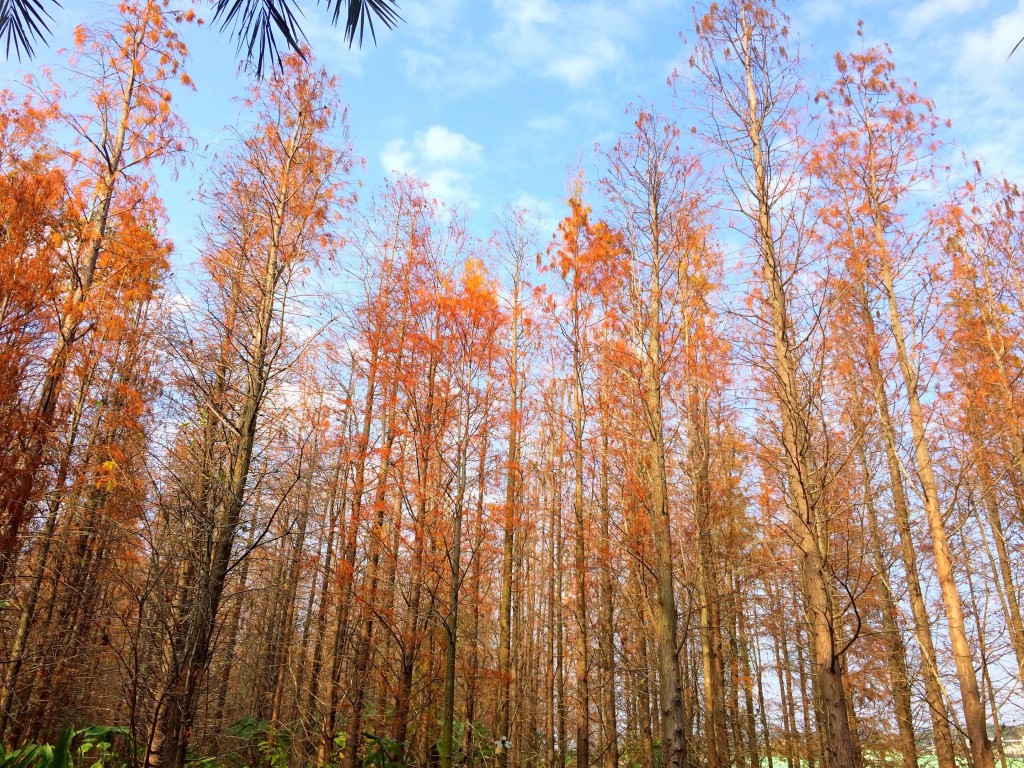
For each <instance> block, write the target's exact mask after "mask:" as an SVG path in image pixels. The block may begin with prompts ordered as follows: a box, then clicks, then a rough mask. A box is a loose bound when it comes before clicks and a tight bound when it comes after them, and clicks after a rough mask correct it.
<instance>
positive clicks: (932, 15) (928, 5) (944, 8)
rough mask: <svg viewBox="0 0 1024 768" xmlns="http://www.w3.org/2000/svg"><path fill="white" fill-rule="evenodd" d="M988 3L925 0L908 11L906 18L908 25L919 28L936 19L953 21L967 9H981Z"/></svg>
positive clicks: (982, 1)
mask: <svg viewBox="0 0 1024 768" xmlns="http://www.w3.org/2000/svg"><path fill="white" fill-rule="evenodd" d="M986 5H988V3H987V2H986V0H924V2H923V3H920V4H919V5H917V6H916V7H915V8H913V9H912V10H910V11H908V12H907V13H906V15H905V16H904V18H905V20H906V25H907V26H908V27H910V28H913V29H919V28H920V27H924V26H927V25H929V24H932V23H933V22H936V21H942V22H949V21H952V19H953V18H954V17H956V16H960V15H961V14H964V13H966V12H967V11H979V10H981V9H982V8H984V7H985V6H986Z"/></svg>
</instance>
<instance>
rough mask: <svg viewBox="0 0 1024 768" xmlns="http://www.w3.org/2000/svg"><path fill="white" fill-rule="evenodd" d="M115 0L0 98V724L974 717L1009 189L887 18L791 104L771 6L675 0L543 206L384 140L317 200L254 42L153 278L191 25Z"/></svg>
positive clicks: (169, 751)
mask: <svg viewBox="0 0 1024 768" xmlns="http://www.w3.org/2000/svg"><path fill="white" fill-rule="evenodd" d="M120 13H121V16H122V18H119V19H116V20H114V21H112V22H111V23H110V24H109V25H101V26H97V27H95V28H93V29H82V30H81V31H80V32H79V34H78V43H79V47H80V49H81V54H80V57H79V59H78V64H77V69H76V70H75V72H74V73H73V75H74V77H76V78H78V80H77V81H76V82H74V83H70V82H51V83H46V82H41V83H36V84H34V85H31V86H30V87H29V88H28V90H27V91H26V93H24V94H21V95H16V94H13V93H7V92H5V93H4V94H3V96H2V99H3V100H2V103H0V107H2V111H0V478H2V482H0V587H2V590H3V597H4V603H3V612H2V613H0V638H2V647H3V648H4V649H6V650H5V651H4V653H3V655H2V658H0V738H2V739H3V741H4V743H5V745H6V746H8V747H15V746H20V745H22V744H24V743H27V742H33V741H35V742H46V741H52V740H54V739H56V738H57V737H58V735H59V734H61V733H63V732H65V731H64V729H65V727H66V726H68V725H71V726H73V727H76V728H81V727H83V726H86V725H93V724H103V725H114V726H118V727H119V728H120V729H121V730H119V731H118V732H119V733H124V734H125V735H126V736H125V738H124V740H123V743H120V744H118V745H117V746H116V749H115V751H116V752H117V753H118V754H119V759H121V760H123V761H124V762H126V763H127V764H129V765H132V766H142V765H146V766H152V767H153V768H155V767H156V766H161V767H166V768H180V766H183V765H185V764H186V763H190V762H194V761H197V760H199V759H200V758H199V757H197V756H210V757H212V758H214V759H215V760H218V761H223V762H226V763H227V762H231V763H237V764H254V763H257V762H258V763H260V764H264V763H267V764H270V765H273V766H280V765H283V764H293V765H296V766H298V765H311V766H312V765H316V766H326V765H334V764H337V763H339V762H340V763H344V764H345V765H346V766H352V767H353V768H354V766H357V765H362V764H364V763H367V762H370V763H378V762H379V763H381V764H385V763H389V764H405V765H420V766H431V765H441V766H443V767H444V768H449V767H450V766H452V765H454V764H456V763H459V764H462V765H466V766H474V765H480V764H482V763H484V762H492V761H493V762H496V763H497V764H498V765H500V766H502V768H507V766H509V765H514V766H522V767H524V768H525V766H534V765H547V766H555V765H557V766H565V765H568V764H569V763H574V764H576V765H577V766H581V767H582V766H590V765H596V764H600V765H602V766H606V767H607V768H617V766H620V765H630V766H632V765H636V766H643V767H644V768H653V767H654V766H656V765H660V766H666V767H669V766H670V767H671V768H684V766H686V767H689V766H694V765H699V766H707V768H723V766H728V765H744V766H749V767H750V768H755V766H757V767H759V766H761V765H763V762H764V761H767V763H768V764H769V766H771V765H774V763H775V761H778V762H782V761H785V762H786V764H787V765H788V766H793V765H797V764H803V763H806V764H807V765H819V764H820V765H822V766H829V767H832V766H835V767H836V768H855V767H857V766H865V765H871V764H875V763H879V764H881V763H883V762H885V763H887V764H888V763H891V762H893V761H899V762H900V763H901V764H902V765H904V766H905V768H914V766H917V765H918V760H919V758H920V757H922V756H923V755H929V754H934V756H935V759H936V761H937V764H938V765H939V766H940V768H954V766H956V765H957V764H958V762H961V763H962V762H963V761H965V760H966V761H967V762H968V764H969V765H971V766H972V767H973V768H990V767H991V766H993V765H994V759H995V756H996V755H999V757H1000V758H1001V759H1002V760H1005V759H1006V758H1007V756H1008V755H1010V756H1012V748H1011V746H1012V745H1011V744H1010V743H1009V739H1008V738H1006V739H1004V735H1005V734H1006V733H1007V732H1008V728H1007V725H1014V723H1013V722H1009V723H1008V722H1007V721H1008V720H1009V721H1012V720H1014V719H1017V718H1019V717H1020V716H1021V709H1020V705H1019V702H1020V695H1021V677H1022V674H1024V624H1022V619H1021V609H1020V597H1021V595H1020V583H1021V572H1020V566H1019V561H1020V558H1019V556H1018V555H1019V551H1020V550H1021V548H1022V546H1024V412H1022V411H1021V404H1020V402H1021V398H1020V397H1019V396H1018V392H1019V391H1020V386H1021V384H1020V381H1021V372H1022V370H1024V354H1022V349H1024V321H1022V318H1024V291H1022V288H1021V287H1022V286H1024V267H1022V264H1021V261H1020V254H1021V252H1022V245H1024V201H1022V197H1021V192H1020V190H1019V189H1018V187H1017V186H1015V185H1014V184H1013V183H1011V182H1008V181H997V180H992V179H986V178H984V177H983V176H982V173H981V168H980V166H979V167H976V169H975V170H976V173H975V174H972V175H971V178H970V179H968V180H966V181H963V182H962V183H958V184H957V185H955V186H954V187H953V188H942V187H940V186H939V184H938V183H937V181H936V175H937V174H936V168H937V163H938V161H937V159H936V158H937V156H938V153H939V151H940V145H939V136H940V134H941V132H942V131H943V130H944V129H943V125H942V124H941V122H940V121H939V120H938V119H937V118H936V117H935V116H934V114H933V107H932V104H931V102H930V101H929V100H928V99H926V98H925V97H923V96H921V95H920V94H918V93H917V91H916V89H915V88H914V87H913V86H912V85H911V84H910V83H908V82H906V81H904V80H902V79H900V78H899V77H897V76H896V74H895V72H894V69H893V65H892V64H891V62H890V60H889V55H888V52H887V50H885V49H884V48H875V49H869V50H862V51H860V52H856V53H850V54H839V55H837V57H836V79H835V81H834V82H833V83H832V84H830V85H826V86H824V87H823V88H822V89H821V90H820V91H816V92H814V94H813V95H814V96H815V98H814V99H813V101H812V99H811V98H809V93H808V85H807V84H806V83H805V82H804V81H803V80H802V75H801V73H800V71H799V66H798V64H799V62H797V61H795V60H794V59H792V58H791V56H790V54H789V53H788V52H787V51H788V50H790V49H792V47H793V46H791V45H789V41H788V31H787V22H786V19H785V16H784V15H783V14H782V13H781V11H779V10H778V9H777V7H776V6H775V5H774V4H772V3H759V2H755V1H754V0H730V1H729V2H724V3H721V4H716V5H714V6H712V7H711V9H710V10H709V11H708V12H707V13H706V14H705V15H704V16H702V17H700V19H699V20H698V24H697V30H696V44H695V47H694V51H693V55H692V57H691V59H690V61H689V66H687V67H685V68H682V69H680V71H679V72H678V73H677V75H676V76H675V77H674V79H673V88H674V89H675V95H676V99H677V102H678V103H680V104H683V105H685V107H686V109H680V110H679V114H678V115H677V119H678V121H679V122H678V123H677V122H676V120H674V119H673V118H671V117H667V116H665V115H662V114H659V113H658V112H657V111H656V110H654V109H653V108H650V107H641V108H639V109H635V110H634V111H633V112H632V114H633V118H634V125H633V127H632V129H631V130H629V131H628V132H626V133H624V134H623V135H622V136H620V137H619V138H618V139H617V140H616V141H615V142H614V143H612V144H610V145H609V146H607V147H605V148H604V149H603V150H601V151H599V152H598V153H597V155H596V157H595V158H594V166H595V167H596V168H597V169H598V170H597V171H596V174H595V175H596V177H597V179H598V182H597V183H596V184H594V185H592V186H589V187H588V186H587V184H586V182H585V180H584V178H583V177H582V176H580V177H578V178H577V179H575V180H574V182H573V184H572V186H571V189H570V192H569V196H568V201H567V209H568V210H567V212H566V215H565V217H564V218H563V219H562V220H561V222H560V223H559V224H558V226H557V229H556V230H555V231H554V232H552V233H540V232H539V231H538V225H537V224H536V223H533V221H532V219H531V217H530V216H529V214H528V213H526V212H524V211H518V210H510V211H508V212H507V214H506V215H505V216H504V218H503V219H502V221H501V225H500V227H499V230H498V231H497V232H496V233H495V235H494V236H493V237H491V238H490V239H489V240H488V241H487V242H481V241H478V240H476V239H475V238H473V237H472V236H471V235H470V234H469V233H468V232H467V230H466V227H465V223H464V221H463V220H462V219H461V218H460V217H459V216H458V215H455V214H452V213H451V212H450V211H447V210H446V209H445V208H444V207H443V206H441V205H440V204H438V203H437V202H436V201H434V200H432V199H431V197H430V191H429V189H427V188H426V187H425V186H424V185H423V184H422V183H421V182H419V181H417V180H416V179H412V178H406V177H396V178H392V179H390V180H388V181H386V182H385V183H384V184H383V185H382V186H381V188H380V189H379V190H378V191H377V192H376V193H375V194H374V195H373V196H372V199H371V200H370V201H369V202H367V203H365V204H361V205H360V206H359V207H357V206H356V205H355V200H354V197H353V193H352V190H351V188H350V185H349V182H348V173H349V170H350V168H351V166H352V163H353V153H352V148H351V147H350V146H348V144H347V138H346V134H345V129H344V115H345V111H344V107H343V106H342V104H341V103H340V101H339V99H338V94H337V84H336V83H335V82H334V80H333V79H332V78H330V77H329V76H328V75H327V74H326V73H325V72H324V71H323V70H317V69H316V67H315V65H314V64H313V63H312V62H311V61H310V60H309V58H310V57H309V56H308V55H307V56H306V57H305V58H303V57H300V56H289V57H286V58H285V59H284V60H283V62H282V68H281V69H280V70H279V71H277V72H275V73H273V74H271V75H270V76H269V78H268V80H267V81H266V82H257V83H256V84H255V85H254V86H253V91H252V94H251V102H252V105H253V109H254V114H255V115H256V119H255V120H254V121H253V125H252V126H251V128H250V129H247V131H246V132H244V133H240V134H238V135H236V136H235V137H234V138H233V140H232V141H231V142H230V147H229V148H228V149H226V150H225V152H224V153H223V155H222V156H221V157H220V158H219V159H218V160H216V161H215V163H214V165H213V167H212V168H211V169H210V171H209V179H210V180H209V181H208V182H207V183H206V184H205V185H204V187H203V191H202V202H203V204H204V205H205V206H206V207H207V209H208V211H209V215H208V216H206V217H205V222H206V224H205V225H204V228H203V230H202V231H201V233H200V237H199V241H200V242H201V245H200V247H199V257H198V260H197V261H196V263H195V265H194V274H193V279H192V280H191V281H185V280H184V278H183V277H182V279H181V280H179V281H178V282H177V283H175V282H173V281H172V278H173V277H174V276H173V275H172V274H171V273H170V268H169V266H168V263H169V262H168V257H169V254H170V251H171V244H170V243H169V242H167V241H166V239H165V238H164V237H163V236H162V235H161V231H162V226H163V223H164V222H163V218H162V216H163V214H162V208H161V206H160V201H159V199H158V198H157V197H156V196H155V192H154V190H155V189H156V187H155V184H154V183H153V181H152V179H151V177H150V174H151V171H152V168H153V167H154V166H155V165H156V164H158V163H171V164H173V163H176V162H179V161H180V160H181V159H182V158H183V157H184V156H185V155H186V154H187V152H188V151H189V148H190V140H189V138H188V134H187V132H186V129H185V126H184V125H183V124H182V123H181V121H180V120H179V119H178V118H177V117H176V116H175V115H174V113H173V111H172V110H171V109H170V108H169V105H170V104H172V103H173V100H172V99H170V98H169V94H170V91H171V89H173V88H178V87H187V86H188V85H189V82H190V81H189V80H188V78H187V76H186V75H185V74H184V70H183V67H184V64H185V61H186V51H185V47H184V45H183V44H182V43H181V41H180V39H179V36H178V32H177V29H176V27H175V24H174V20H173V19H171V18H169V17H168V15H167V14H166V13H165V11H164V9H163V6H162V5H161V4H160V3H158V2H146V1H143V0H139V1H138V2H134V3H131V2H128V3H125V4H123V5H122V8H121V10H120ZM154 41H156V42H154ZM82 91H86V92H88V93H90V94H91V95H92V98H91V99H89V100H88V102H87V103H88V104H90V105H93V107H88V108H87V110H88V109H92V108H95V111H93V112H90V111H85V112H75V111H72V109H71V107H70V106H68V104H66V103H65V100H64V98H63V94H64V93H65V92H82ZM812 109H813V110H816V111H817V114H816V119H817V120H818V121H819V125H820V127H821V129H820V130H818V131H816V132H815V137H814V140H813V141H812V140H811V139H809V138H807V134H808V133H809V132H807V131H804V130H803V128H804V125H805V123H806V121H807V119H808V115H809V114H810V111H811V110H812ZM691 128H692V130H690V129H691ZM694 135H695V136H696V137H697V139H696V140H699V141H701V142H702V144H701V145H700V146H699V147H698V148H699V149H700V150H701V154H702V156H704V157H715V158H717V160H716V163H717V165H716V167H718V171H717V172H716V173H715V174H714V175H713V176H712V175H711V174H709V173H708V172H706V171H705V170H704V169H703V168H702V167H701V163H700V162H699V161H698V160H697V153H696V151H695V149H694V148H693V147H687V146H686V145H685V143H684V137H690V136H694ZM69 137H71V139H70V140H69ZM68 141H70V142H71V143H67V142H68ZM727 225H731V226H734V227H737V226H738V230H739V232H740V233H741V234H743V235H744V236H745V237H743V238H742V239H738V238H737V236H736V230H735V229H734V230H728V229H726V226H727ZM726 244H729V249H728V250H727V248H726ZM533 264H537V265H538V269H537V271H535V270H534V269H533V268H532V266H531V265H533ZM339 270H340V272H341V274H343V277H342V278H337V277H336V278H335V280H340V282H338V283H337V284H336V285H335V286H334V287H335V288H336V289H337V290H335V291H333V292H332V293H327V292H325V291H324V290H323V288H322V287H320V286H322V284H323V282H324V281H325V280H326V276H327V275H329V274H335V275H337V274H338V273H339ZM111 759H113V758H111Z"/></svg>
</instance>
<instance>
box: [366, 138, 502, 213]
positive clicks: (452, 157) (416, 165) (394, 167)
mask: <svg viewBox="0 0 1024 768" xmlns="http://www.w3.org/2000/svg"><path fill="white" fill-rule="evenodd" d="M380 162H381V165H382V166H383V167H384V171H385V172H386V173H395V172H397V173H408V174H410V175H413V176H417V177H419V178H421V179H423V181H425V182H427V184H429V185H430V190H431V193H432V194H433V195H434V196H435V197H437V198H438V199H439V200H442V201H444V202H445V203H447V204H449V205H453V206H456V205H463V204H464V205H468V206H470V207H473V206H474V205H475V203H476V197H475V195H474V192H473V189H472V186H473V178H474V176H475V175H476V173H477V171H478V170H479V169H480V167H481V165H482V162H483V147H481V146H480V145H479V144H477V143H476V142H475V141H473V140H471V139H470V138H469V137H468V136H466V135H465V134H462V133H458V132H457V131H453V130H451V129H450V128H447V127H446V126H443V125H432V126H430V127H429V128H427V129H426V130H425V131H418V132H417V133H415V134H414V135H413V138H412V140H411V141H407V140H405V139H394V140H393V141H390V142H388V143H387V144H386V145H385V146H384V148H383V149H382V150H381V153H380Z"/></svg>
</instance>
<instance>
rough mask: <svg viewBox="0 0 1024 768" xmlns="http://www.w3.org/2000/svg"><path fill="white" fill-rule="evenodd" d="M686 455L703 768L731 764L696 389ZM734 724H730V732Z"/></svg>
mask: <svg viewBox="0 0 1024 768" xmlns="http://www.w3.org/2000/svg"><path fill="white" fill-rule="evenodd" d="M691 389H692V390H694V391H693V393H692V394H691V404H692V405H693V406H694V407H693V408H692V409H691V410H695V411H697V413H696V414H693V413H691V414H690V416H689V419H688V424H689V432H690V435H689V443H690V447H689V451H690V453H691V456H690V459H689V464H690V482H691V484H692V489H693V490H692V493H693V514H694V521H695V523H696V527H697V590H698V594H699V595H700V623H701V631H700V644H701V661H702V665H703V675H702V677H703V680H704V724H705V726H704V727H705V731H706V733H707V754H708V768H720V767H722V766H728V765H731V761H730V758H729V737H728V734H727V732H726V716H725V668H724V665H723V662H722V627H721V618H720V613H721V607H720V605H719V597H718V584H717V581H716V577H715V570H716V563H715V555H714V539H713V533H712V530H711V476H710V466H711V455H710V454H711V451H710V448H711V446H710V435H709V434H708V423H707V418H706V411H705V409H706V407H707V406H706V404H705V403H703V402H701V398H700V394H699V392H697V391H696V390H697V387H696V385H692V387H691ZM736 725H738V723H737V722H736V721H735V719H734V727H735V726H736Z"/></svg>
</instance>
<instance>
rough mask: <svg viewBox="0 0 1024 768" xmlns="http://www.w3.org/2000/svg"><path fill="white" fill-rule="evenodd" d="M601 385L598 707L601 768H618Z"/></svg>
mask: <svg viewBox="0 0 1024 768" xmlns="http://www.w3.org/2000/svg"><path fill="white" fill-rule="evenodd" d="M605 386H606V385H605V383H604V382H603V381H602V397H601V403H600V408H601V410H600V418H601V424H600V427H601V456H600V462H599V467H600V488H599V492H600V504H601V572H600V592H601V594H600V599H601V610H600V621H601V625H600V631H599V633H598V634H599V636H600V655H601V668H602V672H603V679H602V681H601V685H602V694H603V695H602V705H603V708H604V713H603V715H604V717H603V725H604V733H605V736H604V742H605V744H604V768H619V736H618V724H617V722H616V716H615V610H614V604H613V597H612V570H613V564H612V546H611V514H612V509H611V500H610V498H609V478H608V474H609V466H608V465H609V460H608V451H609V445H608V442H609V441H608V432H609V424H608V402H607V398H606V396H605V394H606V392H605V389H604V388H605Z"/></svg>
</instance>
